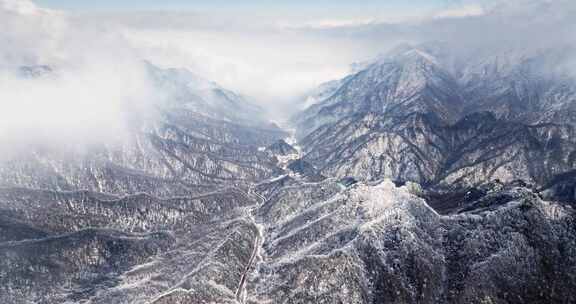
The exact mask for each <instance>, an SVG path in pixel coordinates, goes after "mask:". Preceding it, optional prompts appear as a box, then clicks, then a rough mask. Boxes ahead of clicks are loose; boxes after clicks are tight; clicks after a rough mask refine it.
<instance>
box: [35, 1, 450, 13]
mask: <svg viewBox="0 0 576 304" xmlns="http://www.w3.org/2000/svg"><path fill="white" fill-rule="evenodd" d="M37 3H38V4H39V5H41V6H45V7H51V8H58V9H73V10H83V11H89V10H101V11H117V10H180V11H181V10H192V11H237V12H245V11H252V12H269V13H276V14H277V13H283V14H286V13H289V14H292V13H298V14H306V13H318V12H328V14H341V15H350V14H361V15H364V16H374V14H379V13H384V12H387V11H393V12H411V13H413V14H414V13H421V12H423V11H425V10H431V9H437V8H440V7H442V6H445V5H446V1H444V0H410V1H404V0H386V1H383V0H281V1H271V0H241V1H239V0H211V1H205V0H163V1H158V0H99V1H77V0H38V1H37Z"/></svg>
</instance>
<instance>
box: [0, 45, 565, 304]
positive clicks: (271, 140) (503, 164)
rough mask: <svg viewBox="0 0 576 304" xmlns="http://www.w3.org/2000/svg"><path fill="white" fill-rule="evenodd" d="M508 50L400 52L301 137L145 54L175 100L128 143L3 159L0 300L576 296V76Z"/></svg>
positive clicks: (311, 112) (330, 105) (71, 146)
mask: <svg viewBox="0 0 576 304" xmlns="http://www.w3.org/2000/svg"><path fill="white" fill-rule="evenodd" d="M501 56H502V55H500V54H498V56H482V57H472V58H473V59H474V60H472V59H470V58H467V59H463V58H461V57H459V56H456V55H455V54H453V53H451V52H450V51H449V50H446V49H444V48H443V47H442V44H428V45H424V46H418V47H416V48H414V47H406V46H402V47H399V48H398V49H396V50H394V51H393V52H392V53H390V54H389V55H387V56H383V57H380V58H378V59H377V60H376V61H374V62H372V63H370V64H367V65H362V66H363V67H364V68H363V69H361V70H360V71H358V72H357V73H354V74H352V75H350V76H348V77H346V78H344V79H342V80H337V81H333V82H330V83H328V84H327V85H324V86H322V87H321V88H319V89H318V90H317V91H316V92H314V93H313V94H311V96H310V98H309V99H308V101H309V102H311V103H314V105H312V106H310V107H309V108H308V109H307V110H305V111H304V112H302V113H300V114H299V115H298V116H297V117H296V118H295V119H294V122H295V124H296V127H297V130H296V133H297V134H298V135H300V137H301V138H300V141H299V142H297V143H296V142H294V141H292V140H288V139H287V138H288V137H289V135H291V134H289V133H287V132H285V131H283V130H281V129H279V128H278V127H277V126H275V125H274V124H272V123H270V122H267V121H266V118H265V117H264V116H263V113H262V111H261V110H260V109H259V108H258V107H257V106H254V105H253V104H251V103H250V102H249V101H248V100H247V98H244V97H242V96H240V95H238V94H235V93H233V92H231V91H228V90H226V89H224V88H222V87H220V86H219V85H217V84H216V83H214V82H211V81H208V80H205V79H202V78H201V77H199V76H197V75H195V74H194V73H192V72H190V71H187V70H184V69H163V68H159V67H156V66H154V65H152V64H149V63H147V64H146V69H145V70H146V71H147V73H149V76H150V78H151V80H152V83H153V85H154V86H155V89H158V90H159V91H160V92H162V93H163V94H162V96H163V98H162V99H161V100H160V101H159V103H157V104H154V105H153V107H152V108H151V111H152V112H153V115H138V113H137V112H136V113H130V114H131V115H129V116H128V117H127V126H128V128H127V132H126V133H127V134H126V136H125V137H124V138H123V140H122V141H121V142H94V143H91V144H90V145H83V144H80V143H77V142H68V144H67V145H58V146H53V145H48V146H45V145H30V146H29V147H27V149H25V150H21V152H20V153H16V154H13V155H10V156H9V157H6V156H4V157H3V158H2V161H0V303H11V304H12V303H13V304H25V303H26V304H27V303H47V304H53V303H54V304H56V303H90V304H117V303H118V304H120V303H122V304H124V303H150V304H196V303H231V304H232V303H236V304H237V303H252V304H256V303H358V304H369V303H370V304H372V303H534V304H536V303H574V302H576V298H575V295H574V292H573V290H574V289H575V288H576V276H575V275H574V273H576V251H575V250H574V248H576V232H575V230H574V227H575V224H576V223H575V221H574V218H575V214H574V204H575V203H576V178H575V176H576V173H574V172H576V170H575V165H576V164H575V162H576V142H575V139H574V138H576V137H575V135H576V134H574V132H575V129H574V127H575V125H574V123H573V120H571V119H572V116H571V114H570V113H571V112H570V109H572V107H573V104H574V103H573V99H572V98H573V96H574V95H573V94H572V88H574V86H573V85H572V82H571V79H570V77H569V74H564V71H563V70H562V69H558V70H556V69H555V70H554V73H552V74H548V73H547V72H546V73H545V72H544V71H542V66H544V67H546V68H549V67H550V66H553V65H552V64H551V63H549V62H550V61H544V59H542V58H561V56H560V55H558V54H554V55H551V54H539V55H538V56H543V57H538V56H536V57H530V58H532V59H529V60H528V59H526V58H525V56H524V55H522V56H518V55H514V56H512V55H510V56H505V58H506V60H502V59H500V58H501ZM546 60H551V59H546ZM558 61H559V62H561V60H558ZM538 62H539V63H538ZM544 62H546V63H544ZM553 62H555V61H554V60H553ZM547 71H548V70H547ZM19 73H20V75H21V76H22V77H23V78H25V79H29V78H32V79H34V78H37V77H45V76H46V75H50V74H51V73H53V69H52V68H50V67H26V68H22V69H21V71H20V72H19ZM524 101H525V102H526V103H525V104H524V103H523V102H524ZM149 114H150V113H149ZM290 139H292V138H290ZM289 143H290V144H289Z"/></svg>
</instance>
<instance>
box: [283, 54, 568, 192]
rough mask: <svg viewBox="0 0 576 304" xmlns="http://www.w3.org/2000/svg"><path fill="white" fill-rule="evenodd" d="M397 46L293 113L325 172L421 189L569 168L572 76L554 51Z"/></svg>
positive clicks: (539, 178)
mask: <svg viewBox="0 0 576 304" xmlns="http://www.w3.org/2000/svg"><path fill="white" fill-rule="evenodd" d="M443 47H444V46H443V45H442V44H439V43H434V44H425V45H421V46H416V47H407V46H402V47H400V48H398V49H396V50H394V51H393V52H391V53H390V54H389V55H388V56H386V57H382V58H379V59H378V60H376V61H375V62H373V63H372V64H370V65H368V66H367V67H366V69H364V70H362V71H359V72H358V73H356V74H353V75H350V76H348V77H346V78H345V79H343V80H341V81H340V82H339V87H338V89H336V90H333V93H332V94H331V95H329V96H328V97H326V98H325V99H324V100H321V101H319V102H318V103H317V104H315V105H312V106H311V107H309V108H308V109H307V110H305V111H303V112H302V113H300V114H297V115H296V117H295V118H294V119H293V121H294V123H295V125H296V126H297V127H298V129H299V135H300V137H301V138H302V142H301V144H302V146H303V148H304V151H305V152H306V159H307V160H308V161H310V162H311V163H312V164H314V165H316V166H317V167H319V168H321V169H322V171H323V173H326V174H328V175H334V176H347V175H350V176H355V177H357V178H360V179H365V180H374V179H379V178H382V177H389V178H394V179H398V180H410V181H416V182H419V183H423V184H426V185H437V184H444V185H454V184H467V185H470V184H479V183H484V182H488V181H490V180H494V179H501V180H504V181H512V180H515V179H522V180H526V181H527V182H530V183H535V184H538V185H544V184H545V183H546V182H548V181H550V179H552V178H553V177H554V176H555V175H556V174H560V173H563V172H565V171H568V170H571V169H573V168H574V166H575V163H574V158H573V155H574V147H575V146H574V141H573V138H574V137H573V132H574V127H575V126H576V120H574V118H575V116H574V113H576V112H575V109H576V102H575V101H576V91H575V89H576V81H575V78H573V77H572V76H571V75H570V74H568V73H566V72H565V70H563V69H562V68H561V65H562V62H564V61H563V56H564V53H563V52H538V53H526V54H524V53H507V52H505V53H503V54H492V55H490V56H485V57H483V56H478V57H473V58H469V57H463V56H462V55H458V54H452V53H450V50H449V49H448V50H447V49H444V48H443Z"/></svg>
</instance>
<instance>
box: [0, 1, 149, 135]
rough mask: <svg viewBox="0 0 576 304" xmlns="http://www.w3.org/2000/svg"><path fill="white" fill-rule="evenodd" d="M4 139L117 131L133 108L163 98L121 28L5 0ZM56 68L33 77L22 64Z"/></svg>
mask: <svg viewBox="0 0 576 304" xmlns="http://www.w3.org/2000/svg"><path fill="white" fill-rule="evenodd" d="M0 28H1V29H2V30H1V31H0V45H2V47H0V108H1V109H2V110H1V111H0V140H3V141H4V140H10V141H15V140H20V141H26V140H25V139H28V140H29V141H34V140H38V139H39V138H44V139H45V141H53V140H56V139H58V138H61V137H68V138H70V137H73V138H74V139H75V140H78V139H87V138H95V137H101V136H112V135H117V134H119V133H120V131H121V130H122V129H123V127H124V124H123V122H124V121H125V117H124V116H123V115H124V113H125V112H127V109H128V108H130V109H134V107H137V108H140V105H142V104H146V103H147V102H148V101H150V100H153V99H156V98H158V93H157V92H155V91H154V90H153V86H152V85H151V84H150V83H149V81H148V79H147V77H146V73H145V72H144V70H143V64H142V62H141V61H140V60H139V59H138V58H137V57H135V54H136V53H135V52H134V49H133V48H132V46H131V45H130V44H129V43H128V41H127V40H125V39H124V38H123V37H122V36H120V35H118V34H117V33H116V32H115V31H112V30H108V29H106V28H102V27H99V26H96V25H92V24H72V23H71V21H70V18H69V17H68V16H67V15H66V14H65V13H64V12H59V11H53V10H46V9H41V8H38V7H36V6H35V5H34V4H33V3H32V2H30V1H27V0H0ZM37 65H48V66H50V67H51V68H52V69H53V70H54V72H53V73H51V74H50V75H47V76H45V77H39V78H32V79H30V78H27V77H22V75H20V74H19V73H18V71H19V69H20V68H21V67H23V66H32V67H33V66H37Z"/></svg>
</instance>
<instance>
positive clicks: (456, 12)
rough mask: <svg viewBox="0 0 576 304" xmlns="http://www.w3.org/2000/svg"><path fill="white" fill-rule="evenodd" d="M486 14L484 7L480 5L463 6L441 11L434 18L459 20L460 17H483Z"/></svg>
mask: <svg viewBox="0 0 576 304" xmlns="http://www.w3.org/2000/svg"><path fill="white" fill-rule="evenodd" d="M485 13H486V12H485V11H484V7H482V6H481V5H478V4H470V5H463V6H459V7H452V8H448V9H445V10H441V11H439V12H436V13H434V14H433V17H434V18H459V17H471V16H481V15H484V14H485Z"/></svg>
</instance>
